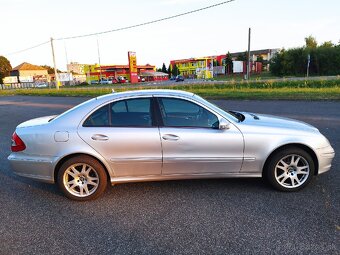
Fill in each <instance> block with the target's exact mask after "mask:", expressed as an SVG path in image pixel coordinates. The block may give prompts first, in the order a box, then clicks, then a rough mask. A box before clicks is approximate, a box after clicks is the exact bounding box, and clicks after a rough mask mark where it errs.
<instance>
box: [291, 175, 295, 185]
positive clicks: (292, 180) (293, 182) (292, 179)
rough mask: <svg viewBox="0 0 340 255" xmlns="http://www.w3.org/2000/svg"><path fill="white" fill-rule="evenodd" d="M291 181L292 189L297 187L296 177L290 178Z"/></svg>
mask: <svg viewBox="0 0 340 255" xmlns="http://www.w3.org/2000/svg"><path fill="white" fill-rule="evenodd" d="M290 180H291V182H292V187H295V181H294V180H295V177H293V176H291V177H290Z"/></svg>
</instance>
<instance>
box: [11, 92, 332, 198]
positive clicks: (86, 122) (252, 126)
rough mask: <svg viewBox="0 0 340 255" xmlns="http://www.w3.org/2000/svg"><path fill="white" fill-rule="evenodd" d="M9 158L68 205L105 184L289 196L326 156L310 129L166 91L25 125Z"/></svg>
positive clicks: (118, 97) (325, 144)
mask: <svg viewBox="0 0 340 255" xmlns="http://www.w3.org/2000/svg"><path fill="white" fill-rule="evenodd" d="M11 149H12V153H11V154H10V155H9V157H8V159H9V162H10V165H11V167H12V169H13V171H14V172H15V173H16V174H18V175H21V176H25V177H29V178H33V179H37V180H40V181H45V182H50V183H57V184H58V185H59V187H60V189H61V190H62V191H63V192H64V194H65V195H66V196H67V197H68V198H71V199H74V200H89V199H95V198H97V197H98V196H99V195H100V194H102V193H103V191H104V190H105V188H106V186H107V183H108V182H109V183H111V184H117V183H126V182H138V181H159V180H177V179H198V178H227V177H264V178H266V179H267V180H268V181H269V182H270V184H271V185H272V186H273V187H274V188H276V189H278V190H281V191H297V190H300V189H302V188H304V187H305V186H306V185H307V184H308V183H309V182H310V181H311V179H312V178H313V176H315V175H318V174H322V173H324V172H327V171H328V170H329V169H330V168H331V163H332V159H333V158H334V155H335V153H334V150H333V148H332V147H331V145H330V143H329V141H328V140H327V139H326V138H325V137H324V136H323V135H322V134H321V133H320V132H319V130H318V129H317V128H315V127H313V126H311V125H309V124H306V123H304V122H301V121H296V120H292V119H287V118H281V117H274V116H269V115H264V114H254V113H248V112H238V111H224V110H222V109H220V108H218V107H217V106H215V105H213V104H211V103H209V102H208V101H206V100H204V99H203V98H201V97H199V96H197V95H195V94H193V93H189V92H184V91H175V90H142V91H129V92H122V93H112V94H109V95H105V96H100V97H97V98H93V99H91V100H89V101H86V102H84V103H82V104H80V105H78V106H76V107H74V108H72V109H70V110H68V111H66V112H64V113H62V114H60V115H59V116H47V117H41V118H37V119H32V120H28V121H26V122H24V123H21V124H20V125H18V126H17V128H16V129H15V132H14V133H13V136H12V146H11Z"/></svg>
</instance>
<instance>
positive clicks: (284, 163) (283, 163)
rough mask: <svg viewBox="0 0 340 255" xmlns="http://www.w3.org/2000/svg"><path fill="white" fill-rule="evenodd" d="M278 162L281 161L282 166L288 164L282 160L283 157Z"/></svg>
mask: <svg viewBox="0 0 340 255" xmlns="http://www.w3.org/2000/svg"><path fill="white" fill-rule="evenodd" d="M279 163H281V164H282V165H283V166H284V167H287V166H288V164H287V163H286V162H284V161H283V159H281V160H280V162H279Z"/></svg>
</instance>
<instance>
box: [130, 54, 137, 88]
mask: <svg viewBox="0 0 340 255" xmlns="http://www.w3.org/2000/svg"><path fill="white" fill-rule="evenodd" d="M128 57H129V72H130V82H131V83H137V82H138V73H137V58H136V52H132V51H129V52H128Z"/></svg>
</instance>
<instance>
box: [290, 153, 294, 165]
mask: <svg viewBox="0 0 340 255" xmlns="http://www.w3.org/2000/svg"><path fill="white" fill-rule="evenodd" d="M293 164H294V155H292V158H291V160H290V165H293Z"/></svg>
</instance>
